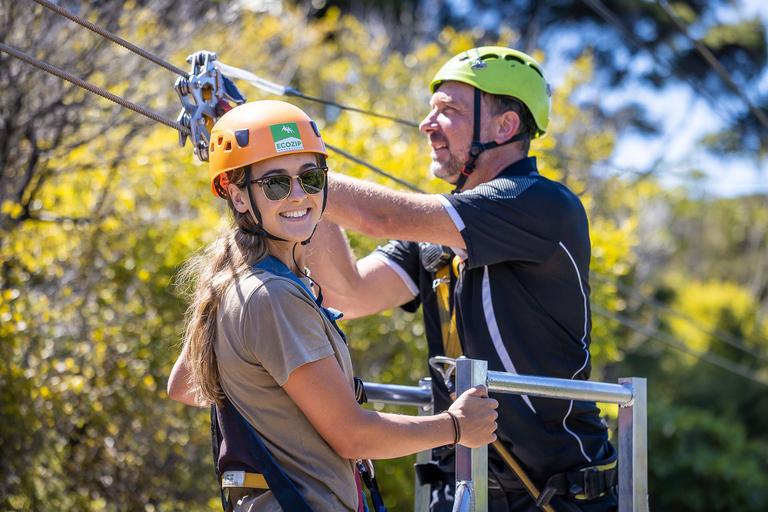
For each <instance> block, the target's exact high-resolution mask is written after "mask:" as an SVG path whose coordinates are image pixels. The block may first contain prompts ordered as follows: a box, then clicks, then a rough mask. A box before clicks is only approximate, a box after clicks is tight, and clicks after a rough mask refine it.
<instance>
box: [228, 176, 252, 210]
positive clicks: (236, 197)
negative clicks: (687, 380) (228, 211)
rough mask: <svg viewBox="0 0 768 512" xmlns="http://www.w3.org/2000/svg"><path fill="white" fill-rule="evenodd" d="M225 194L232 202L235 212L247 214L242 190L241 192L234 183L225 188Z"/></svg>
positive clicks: (246, 204)
mask: <svg viewBox="0 0 768 512" xmlns="http://www.w3.org/2000/svg"><path fill="white" fill-rule="evenodd" d="M227 193H228V194H229V198H230V199H231V200H232V205H233V206H234V207H235V210H237V211H238V212H240V213H246V212H248V202H247V201H246V198H245V194H246V192H245V191H244V190H241V189H240V187H238V186H237V185H235V184H234V183H230V184H229V185H228V186H227Z"/></svg>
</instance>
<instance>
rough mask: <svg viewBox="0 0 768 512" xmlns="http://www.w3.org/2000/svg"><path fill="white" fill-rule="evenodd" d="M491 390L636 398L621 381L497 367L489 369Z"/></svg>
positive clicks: (584, 397)
mask: <svg viewBox="0 0 768 512" xmlns="http://www.w3.org/2000/svg"><path fill="white" fill-rule="evenodd" d="M488 391H489V392H496V393H513V394H518V395H530V396H543V397H549V398H561V399H566V400H584V401H588V402H607V403H612V404H619V405H625V404H628V403H630V402H631V401H632V398H633V394H632V390H631V389H630V388H629V387H627V386H623V385H621V384H609V383H607V382H592V381H588V380H568V379H555V378H552V377H532V376H530V375H512V374H509V373H504V372H494V371H489V372H488Z"/></svg>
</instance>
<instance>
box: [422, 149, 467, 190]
mask: <svg viewBox="0 0 768 512" xmlns="http://www.w3.org/2000/svg"><path fill="white" fill-rule="evenodd" d="M463 168H464V160H462V159H460V158H458V157H457V156H456V155H451V158H450V159H449V160H448V161H447V162H445V163H440V162H436V161H435V160H432V162H431V163H430V164H429V171H430V172H431V173H432V175H433V176H434V177H435V178H440V179H441V180H443V181H447V182H448V183H451V184H453V183H456V180H458V179H459V174H461V170H462V169H463Z"/></svg>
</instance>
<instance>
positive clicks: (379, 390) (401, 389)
mask: <svg viewBox="0 0 768 512" xmlns="http://www.w3.org/2000/svg"><path fill="white" fill-rule="evenodd" d="M363 386H365V394H366V395H367V396H368V401H369V402H379V403H382V404H397V405H413V406H416V407H429V406H430V405H431V404H432V393H431V391H430V390H429V389H423V388H421V387H416V386H401V385H399V384H379V383H378V382H365V383H363Z"/></svg>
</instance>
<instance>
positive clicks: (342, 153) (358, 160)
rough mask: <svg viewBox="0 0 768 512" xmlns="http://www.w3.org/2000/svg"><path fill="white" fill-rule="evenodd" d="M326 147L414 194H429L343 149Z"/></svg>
mask: <svg viewBox="0 0 768 512" xmlns="http://www.w3.org/2000/svg"><path fill="white" fill-rule="evenodd" d="M325 147H327V148H328V149H330V150H332V151H335V152H336V153H338V154H340V155H341V156H343V157H344V158H347V159H349V160H352V161H353V162H355V163H356V164H359V165H363V166H365V167H367V168H368V169H370V170H372V171H374V172H377V173H379V174H381V175H382V176H385V177H387V178H389V179H391V180H392V181H395V182H397V183H399V184H401V185H403V186H404V187H408V188H409V189H411V190H413V191H414V192H420V193H422V194H426V193H427V192H426V191H424V190H422V189H420V188H419V187H417V186H416V185H411V184H410V183H408V182H407V181H405V180H402V179H400V178H397V177H395V176H392V175H391V174H389V173H387V172H384V171H382V170H381V169H379V168H378V167H376V166H374V165H372V164H369V163H368V162H366V161H365V160H362V159H360V158H357V157H356V156H354V155H351V154H349V153H347V152H346V151H344V150H342V149H339V148H337V147H335V146H332V145H330V144H328V143H327V142H326V143H325Z"/></svg>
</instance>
